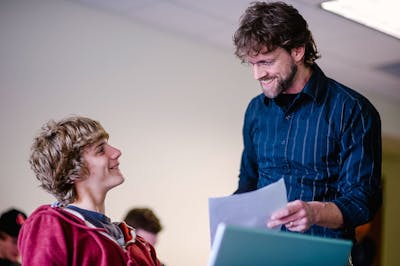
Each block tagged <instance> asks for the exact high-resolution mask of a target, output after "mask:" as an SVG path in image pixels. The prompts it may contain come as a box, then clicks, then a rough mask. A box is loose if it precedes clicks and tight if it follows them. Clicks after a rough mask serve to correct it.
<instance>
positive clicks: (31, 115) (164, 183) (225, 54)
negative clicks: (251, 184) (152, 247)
mask: <svg viewBox="0 0 400 266" xmlns="http://www.w3.org/2000/svg"><path fill="white" fill-rule="evenodd" d="M0 33H1V34H0V36H1V42H0V58H1V59H0V84H1V88H0V89H1V90H0V93H1V97H0V99H1V104H0V122H1V125H2V130H1V132H0V134H1V137H0V147H1V150H2V152H1V153H0V161H1V165H2V173H1V176H2V177H1V181H0V182H1V186H0V197H1V200H0V209H5V208H7V207H9V206H17V207H20V208H22V209H24V210H25V211H26V212H28V213H31V212H32V211H33V210H34V208H36V207H37V206H38V205H40V204H44V203H49V202H52V201H54V200H53V198H52V197H50V196H48V194H46V192H44V191H42V190H41V189H39V188H38V182H36V180H35V178H34V176H33V174H32V172H31V171H30V169H29V165H28V163H27V160H28V156H29V148H30V145H31V141H32V139H33V136H34V134H35V133H36V132H37V130H38V129H39V127H40V126H41V125H42V124H43V123H44V122H45V121H47V120H48V119H50V118H56V119H58V118H61V117H64V116H65V115H69V114H79V115H85V116H89V117H92V118H95V119H98V120H99V121H101V122H102V123H103V125H104V127H105V128H106V129H107V130H109V132H110V135H111V138H110V143H111V144H114V145H115V146H117V147H119V148H120V149H122V153H123V155H122V157H121V166H120V167H121V169H122V171H123V172H124V174H125V176H126V182H125V183H124V184H123V185H122V186H120V187H118V188H116V189H114V190H113V191H111V192H110V193H109V195H108V199H107V200H108V204H107V205H106V211H107V213H108V215H109V216H111V217H112V218H113V219H116V220H120V219H122V218H123V216H124V215H125V213H126V211H127V210H128V209H129V208H130V207H131V206H134V205H146V206H150V207H152V208H154V210H155V211H156V213H157V214H158V215H159V217H160V218H161V220H162V223H163V224H164V226H165V230H164V231H163V232H162V234H161V236H160V239H159V244H158V246H157V248H158V253H159V257H160V258H161V260H162V261H164V262H165V263H166V264H167V265H174V266H180V265H181V266H186V265H191V266H196V265H199V266H200V265H201V266H203V265H205V264H206V262H207V259H208V253H209V231H208V226H209V224H208V209H207V198H208V197H210V196H219V195H227V194H230V193H231V192H232V191H234V189H235V186H236V181H237V174H238V168H239V160H240V152H241V143H242V142H241V126H242V118H243V113H244V109H245V107H246V105H247V103H248V101H249V99H250V97H252V96H253V95H255V94H257V93H258V92H259V89H258V86H255V83H254V82H253V81H252V79H251V76H249V75H247V74H248V72H247V70H246V69H244V67H243V66H241V65H240V64H239V61H238V60H236V58H234V56H233V53H232V51H230V50H226V51H223V50H217V49H214V48H213V47H208V46H205V45H203V44H198V43H194V42H192V41H190V40H186V39H185V38H178V37H177V36H176V35H173V34H169V33H166V32H161V31H156V30H154V29H151V28H147V27H145V26H143V25H140V24H138V23H135V22H133V21H130V20H129V19H125V18H121V17H118V16H116V15H112V14H106V13H103V12H101V11H97V10H91V9H88V8H86V7H85V6H81V5H79V4H76V3H73V2H67V1H53V0H40V1H37V0H36V1H29V0H26V1H18V0H17V1H1V3H0ZM239 77H242V78H239Z"/></svg>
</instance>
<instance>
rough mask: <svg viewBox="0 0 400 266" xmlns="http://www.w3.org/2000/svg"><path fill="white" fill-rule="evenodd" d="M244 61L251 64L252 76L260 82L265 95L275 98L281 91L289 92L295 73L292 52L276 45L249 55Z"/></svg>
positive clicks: (295, 68) (295, 67) (295, 66)
mask: <svg viewBox="0 0 400 266" xmlns="http://www.w3.org/2000/svg"><path fill="white" fill-rule="evenodd" d="M245 61H246V62H248V63H249V64H250V65H252V68H253V75H254V78H255V79H256V80H258V81H259V82H260V85H261V88H262V91H263V93H264V95H265V96H267V97H268V98H275V97H277V96H278V95H279V94H281V93H290V89H291V86H292V85H293V83H294V82H295V79H296V73H297V65H296V61H295V58H294V56H293V54H291V53H288V52H287V51H286V50H285V49H283V48H281V47H278V48H276V49H275V50H273V51H265V52H260V53H259V54H257V55H254V56H250V55H249V56H247V57H246V58H245Z"/></svg>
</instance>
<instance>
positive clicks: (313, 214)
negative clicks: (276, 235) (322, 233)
mask: <svg viewBox="0 0 400 266" xmlns="http://www.w3.org/2000/svg"><path fill="white" fill-rule="evenodd" d="M313 224H317V225H319V226H325V227H329V228H339V227H340V226H342V224H343V216H342V213H341V211H340V210H339V208H338V207H337V206H336V205H335V204H334V203H331V202H318V201H309V202H305V201H301V200H295V201H291V202H289V203H288V204H287V205H286V207H285V208H283V209H280V210H278V211H276V212H274V213H273V214H272V215H271V218H270V220H269V221H268V222H267V226H268V227H269V228H273V227H277V226H280V225H285V227H286V228H287V229H288V230H290V231H296V232H304V231H307V230H308V229H309V228H310V227H311V226H312V225H313Z"/></svg>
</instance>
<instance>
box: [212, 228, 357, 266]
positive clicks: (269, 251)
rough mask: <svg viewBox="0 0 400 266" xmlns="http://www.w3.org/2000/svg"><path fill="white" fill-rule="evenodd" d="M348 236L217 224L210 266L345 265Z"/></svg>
mask: <svg viewBox="0 0 400 266" xmlns="http://www.w3.org/2000/svg"><path fill="white" fill-rule="evenodd" d="M351 246H352V242H351V241H349V240H342V239H333V238H324V237H316V236H310V235H304V234H301V233H291V232H282V231H272V230H268V229H265V230H263V229H259V228H248V227H240V226H233V225H225V224H220V225H219V226H218V229H217V232H216V235H215V239H214V243H213V246H212V249H211V254H210V258H209V263H208V265H209V266H236V265H238V266H239V265H240V266H258V265H260V266H261V265H262V266H266V265H271V266H279V265H290V266H298V265H306V266H313V265H315V266H330V265H332V266H345V265H347V262H348V258H349V255H350V251H351Z"/></svg>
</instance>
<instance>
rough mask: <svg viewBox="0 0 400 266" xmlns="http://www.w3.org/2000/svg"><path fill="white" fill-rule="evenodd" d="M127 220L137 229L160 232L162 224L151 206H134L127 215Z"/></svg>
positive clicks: (154, 232)
mask: <svg viewBox="0 0 400 266" xmlns="http://www.w3.org/2000/svg"><path fill="white" fill-rule="evenodd" d="M124 220H125V222H126V223H127V224H128V225H129V226H132V227H133V228H136V229H143V230H146V231H148V232H151V233H153V234H158V233H159V232H160V231H161V230H162V226H161V223H160V220H159V219H158V217H157V216H156V215H155V214H154V212H153V211H152V210H151V209H149V208H133V209H131V210H130V211H129V212H128V214H127V215H126V217H125V219H124Z"/></svg>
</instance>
